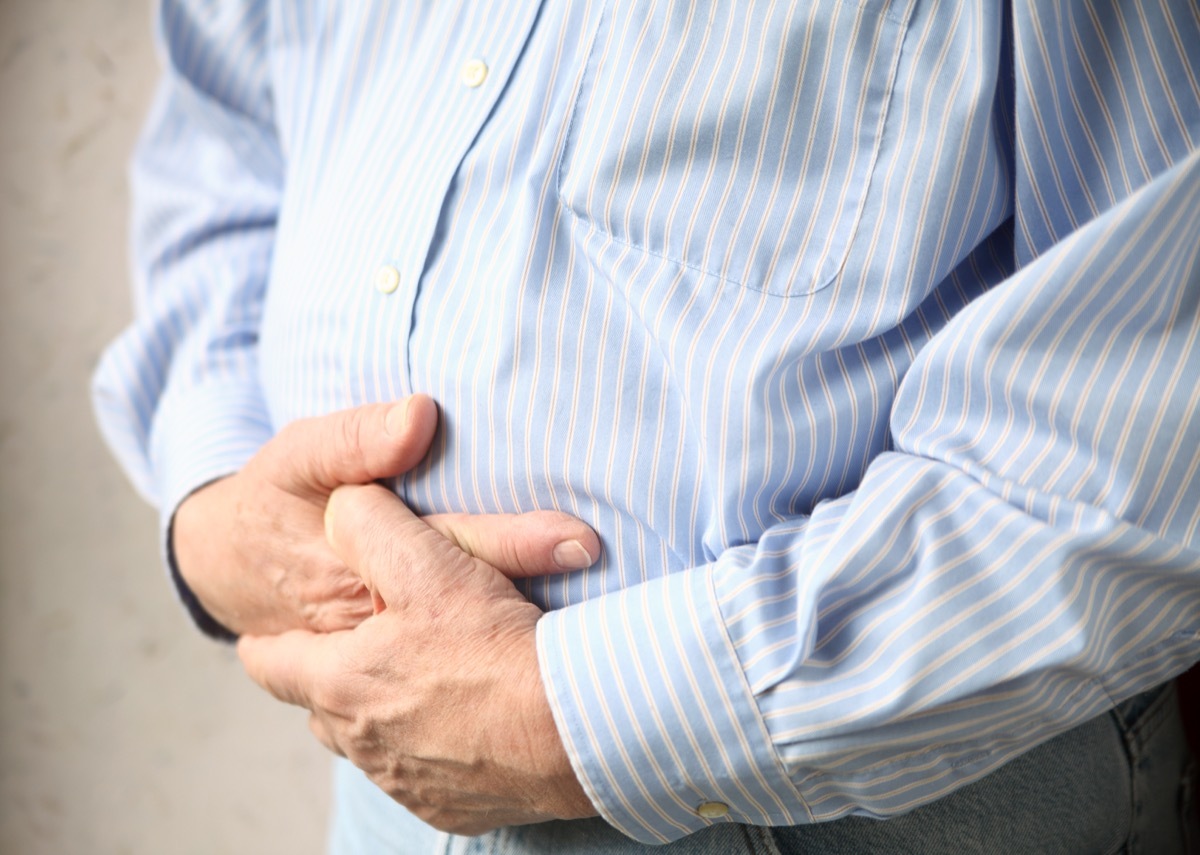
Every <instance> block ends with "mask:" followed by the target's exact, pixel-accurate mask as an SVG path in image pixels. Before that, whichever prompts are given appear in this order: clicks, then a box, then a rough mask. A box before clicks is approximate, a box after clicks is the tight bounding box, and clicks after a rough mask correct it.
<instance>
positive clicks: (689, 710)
mask: <svg viewBox="0 0 1200 855" xmlns="http://www.w3.org/2000/svg"><path fill="white" fill-rule="evenodd" d="M537 637H538V656H539V662H540V667H541V672H542V680H543V683H544V684H545V687H546V694H547V696H548V697H549V700H550V706H551V709H552V710H553V712H554V717H555V722H556V724H557V725H558V731H559V735H560V736H561V737H562V739H563V743H564V745H565V746H566V749H567V753H568V755H569V756H570V758H571V763H572V765H573V767H574V770H575V774H576V776H577V777H578V778H579V781H580V783H581V785H582V786H583V788H584V790H585V791H586V792H587V794H588V797H589V798H590V799H591V800H592V804H593V805H594V806H595V807H596V809H597V810H598V811H599V812H600V814H601V815H602V816H603V817H604V819H605V820H606V821H607V822H608V823H609V824H611V825H613V826H614V827H615V828H617V829H618V830H620V831H621V832H623V833H624V834H626V835H628V836H629V837H632V838H634V839H636V840H639V841H641V842H643V843H667V842H670V841H672V840H676V839H678V838H680V837H683V836H684V835H687V834H691V833H693V832H695V831H699V830H700V829H702V828H705V827H707V826H710V825H715V824H718V823H723V822H735V823H746V824H753V825H799V824H803V823H808V822H811V821H812V817H811V814H810V812H809V810H808V808H807V806H806V805H805V804H804V801H803V799H802V798H801V796H800V794H799V793H798V792H797V791H796V789H795V787H794V786H793V785H792V782H791V780H790V779H789V778H788V776H787V774H786V772H785V771H784V768H783V766H782V764H781V762H780V760H779V757H778V755H777V754H776V753H775V750H774V747H773V745H772V743H771V739H770V736H769V734H768V732H767V729H766V727H765V725H764V723H763V720H762V716H761V715H760V713H759V710H758V706H757V704H756V702H755V699H754V696H753V693H752V692H751V690H750V687H749V684H748V683H747V682H746V678H745V675H744V673H743V671H742V668H741V666H740V665H739V664H738V659H737V655H736V653H735V651H734V649H733V646H732V644H731V642H730V639H729V635H728V634H727V632H726V630H725V625H724V621H723V620H722V618H721V614H720V610H719V608H718V605H717V601H716V597H715V596H714V593H713V590H712V584H711V568H710V567H697V568H693V569H691V570H688V571H685V572H683V573H677V574H672V575H670V576H666V577H663V578H660V579H656V580H654V581H651V582H647V583H644V584H642V585H638V586H636V587H632V588H627V589H624V590H621V591H617V592H613V593H610V594H607V595H605V596H603V597H599V598H596V599H594V600H589V601H587V602H584V603H580V604H578V605H575V606H570V607H567V608H564V609H560V610H558V611H554V612H549V613H547V614H546V615H543V617H542V619H541V620H540V621H539V622H538V633H537Z"/></svg>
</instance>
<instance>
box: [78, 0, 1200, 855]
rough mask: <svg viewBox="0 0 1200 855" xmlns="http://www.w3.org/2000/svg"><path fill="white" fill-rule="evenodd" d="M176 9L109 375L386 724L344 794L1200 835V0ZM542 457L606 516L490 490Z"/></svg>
mask: <svg viewBox="0 0 1200 855" xmlns="http://www.w3.org/2000/svg"><path fill="white" fill-rule="evenodd" d="M162 36H163V47H164V55H165V57H166V65H167V74H166V78H165V80H164V83H163V86H162V88H161V90H160V94H159V98H158V100H157V102H156V106H155V108H154V112H153V114H152V117H151V120H150V124H149V126H148V129H147V132H146V135H145V136H144V138H143V141H142V144H141V146H140V148H139V152H138V155H137V159H136V162H135V197H136V200H137V203H136V204H137V210H136V211H135V227H136V229H137V232H136V241H137V256H138V258H139V269H140V271H141V273H142V279H141V283H140V288H141V291H140V293H141V295H142V296H141V297H140V301H139V317H138V320H137V321H136V322H135V324H134V326H133V327H131V329H130V330H129V331H128V332H127V333H126V334H125V336H123V337H122V339H121V340H119V341H118V342H117V343H115V344H114V346H113V347H112V349H110V351H109V352H108V354H107V355H106V358H105V362H104V364H103V365H102V366H101V368H100V370H99V373H98V375H97V401H98V404H97V406H98V409H99V412H100V415H101V420H102V423H103V424H104V425H105V429H106V431H107V434H108V436H109V438H110V441H111V442H112V444H113V446H114V448H115V449H117V452H118V454H119V455H120V456H121V457H122V459H123V461H124V462H125V464H126V466H127V467H128V468H129V469H130V471H131V473H132V474H133V476H134V478H135V480H136V481H137V482H138V483H139V484H141V485H142V487H143V489H144V491H145V492H147V493H148V494H151V495H153V496H155V497H156V498H157V500H158V501H159V502H160V506H161V507H162V508H163V519H164V533H165V534H166V535H167V537H166V538H165V539H166V540H167V541H168V542H172V543H173V545H174V549H175V551H176V556H175V557H176V558H177V559H178V560H177V561H176V562H175V567H176V568H177V572H178V573H179V574H181V579H180V582H181V590H182V593H183V596H184V598H185V601H187V602H188V603H189V604H190V605H191V607H192V608H193V612H194V614H196V616H197V619H198V620H199V621H201V623H202V625H206V626H207V627H208V628H209V629H210V630H213V631H219V630H220V627H221V626H222V625H223V626H224V628H225V629H226V630H232V631H235V632H243V633H249V634H250V635H249V636H248V637H244V638H243V641H242V642H241V643H240V647H239V652H240V654H241V656H242V659H243V662H244V663H245V665H246V667H247V670H248V671H249V672H250V674H251V676H253V677H254V678H255V679H256V680H258V681H259V682H260V683H262V684H263V685H264V686H265V687H266V688H267V689H268V690H270V691H272V692H273V693H274V694H276V695H277V696H278V697H280V698H281V699H283V700H285V701H288V702H292V703H299V704H302V705H304V706H306V707H308V708H309V709H311V710H312V711H313V718H312V723H313V730H314V733H315V734H316V735H317V737H318V738H319V739H321V741H322V742H324V743H325V744H326V745H327V746H328V747H330V748H331V749H332V750H334V751H336V752H338V753H342V754H344V755H345V756H346V757H347V758H348V761H350V762H349V763H343V764H342V766H341V767H340V769H341V772H340V775H339V784H338V792H337V800H338V814H337V818H336V819H335V828H334V837H333V841H334V844H333V845H334V848H335V849H337V850H339V851H354V850H356V849H357V850H358V851H387V849H388V848H389V847H390V848H393V849H397V850H403V849H405V848H407V849H408V850H409V851H437V850H438V849H439V848H440V849H442V850H450V849H452V850H455V851H470V848H471V847H476V848H477V849H478V851H491V850H490V849H488V848H487V847H507V848H505V849H504V851H517V852H519V851H543V850H550V851H553V850H555V849H558V850H571V849H575V850H579V851H637V846H638V844H637V843H635V842H634V841H641V842H642V843H662V842H667V841H674V842H675V845H676V846H677V848H679V850H680V851H703V849H704V848H705V847H707V848H708V849H709V850H710V851H771V847H775V848H777V849H782V850H785V851H786V850H788V849H789V848H795V849H797V850H798V851H817V852H820V851H847V850H850V851H856V850H864V849H871V848H876V849H886V850H895V849H898V848H902V847H909V848H911V849H913V850H914V851H924V852H934V851H962V850H963V849H964V848H966V849H968V850H970V849H972V848H982V847H983V846H984V845H985V844H986V843H987V842H988V839H989V835H993V834H996V835H998V834H1001V833H1003V834H1005V845H1007V846H1010V847H1011V848H1015V849H1017V850H1018V851H1020V850H1026V851H1058V850H1061V851H1090V850H1091V849H1093V848H1094V849H1095V850H1097V851H1107V849H1108V848H1110V847H1112V846H1115V845H1119V841H1122V840H1128V839H1130V838H1131V837H1132V836H1139V837H1138V840H1139V841H1140V842H1141V843H1142V845H1145V846H1147V847H1148V848H1149V849H1151V850H1153V851H1172V849H1175V850H1178V849H1179V847H1180V846H1181V845H1182V843H1181V842H1180V841H1181V838H1180V835H1179V829H1180V826H1181V820H1180V817H1179V816H1178V815H1177V809H1176V808H1175V807H1174V806H1175V805H1178V804H1179V803H1180V802H1179V800H1178V799H1179V796H1178V793H1177V792H1176V789H1177V787H1178V786H1179V785H1180V782H1181V780H1182V778H1183V776H1184V773H1183V769H1182V767H1183V763H1182V761H1181V759H1180V758H1181V757H1182V756H1183V755H1182V751H1183V749H1182V747H1181V744H1182V743H1181V737H1180V732H1179V724H1178V718H1177V714H1176V713H1174V712H1173V710H1174V705H1173V704H1174V700H1173V696H1172V695H1171V693H1170V690H1169V689H1166V690H1158V691H1156V692H1149V693H1148V690H1151V689H1152V688H1153V687H1155V686H1158V685H1160V684H1163V683H1164V682H1165V681H1168V680H1170V679H1171V678H1172V677H1173V676H1174V675H1175V674H1177V673H1179V672H1181V671H1183V670H1184V669H1186V668H1187V666H1188V665H1189V664H1190V663H1191V662H1194V661H1195V660H1196V659H1197V658H1200V550H1198V546H1200V540H1198V537H1200V534H1198V532H1200V479H1198V478H1197V477H1196V475H1197V471H1198V470H1200V454H1198V452H1197V449H1198V448H1200V415H1198V413H1200V407H1197V403H1200V402H1198V401H1197V396H1198V394H1200V393H1198V391H1197V388H1198V387H1197V385H1196V383H1195V380H1194V378H1195V376H1196V370H1197V368H1198V367H1200V344H1198V342H1200V313H1198V311H1197V305H1198V303H1197V298H1198V297H1200V267H1198V263H1197V251H1198V250H1197V247H1198V246H1200V217H1197V215H1196V211H1197V210H1200V154H1197V152H1196V141H1197V139H1200V84H1198V83H1197V79H1198V78H1200V71H1198V67H1200V57H1198V56H1197V54H1198V51H1197V48H1196V45H1198V44H1200V20H1198V15H1197V10H1196V8H1195V6H1194V4H1191V3H1189V2H1186V0H1182V1H1181V2H1165V0H1164V2H1163V3H1160V4H1157V5H1156V6H1155V7H1154V8H1153V9H1149V8H1143V7H1141V6H1139V7H1138V8H1128V7H1123V6H1120V5H1118V4H1115V3H1114V4H1107V5H1102V4H1073V3H1066V2H1062V3H1052V4H1047V3H1033V2H1024V0H1013V2H1012V3H1008V4H1004V3H998V2H997V3H979V4H963V3H952V2H915V0H865V2H839V0H819V2H812V3H784V2H769V0H763V2H744V3H732V2H729V3H713V4H685V3H665V2H663V3H646V2H633V0H613V2H609V3H606V4H601V3H565V2H544V3H523V4H521V3H512V4H478V5H469V4H420V3H404V4H381V3H361V4H322V3H315V2H314V3H303V4H283V5H280V6H274V5H268V4H265V3H254V2H244V3H208V4H202V3H194V4H188V3H177V2H167V3H164V4H163V10H162ZM414 392H420V393H424V394H427V395H429V396H430V397H431V398H432V399H433V400H434V401H436V402H437V405H438V407H440V423H439V425H438V427H437V429H436V435H434V431H435V428H434V421H435V418H438V415H437V414H435V413H434V410H433V405H432V403H431V402H430V401H429V400H428V399H426V398H424V397H419V396H418V397H410V396H411V395H412V394H413V393H414ZM405 399H406V400H407V404H406V405H405V406H403V408H402V409H401V410H393V409H391V407H390V406H387V405H385V404H390V402H393V401H401V400H405ZM369 404H380V405H379V406H376V407H374V408H373V409H369V410H351V411H350V412H341V414H340V415H332V416H331V415H329V414H331V413H335V412H339V411H344V410H345V409H346V408H352V407H357V406H360V405H369ZM309 419H315V421H300V422H299V427H288V428H287V429H286V430H284V431H283V433H280V434H279V435H278V436H275V434H276V431H278V430H280V429H283V428H285V426H289V425H293V424H294V423H296V422H297V420H309ZM273 437H274V438H273ZM430 437H432V440H431V441H432V447H431V449H430V450H429V453H428V454H427V455H426V454H425V451H426V449H425V447H424V444H425V443H426V442H428V441H430ZM329 438H333V439H337V438H342V440H343V441H340V442H336V441H335V442H331V441H330V439H329ZM234 473H236V474H234ZM391 476H402V477H398V478H397V479H396V480H395V481H394V482H390V484H391V486H392V487H393V489H394V491H395V493H396V494H398V495H399V498H397V497H396V495H393V494H392V492H389V491H388V490H385V489H384V488H383V487H380V486H378V485H372V484H371V483H369V482H372V481H376V480H378V479H380V478H390V477H391ZM339 484H346V485H351V486H341V487H339V486H338V485H339ZM353 485H357V486H353ZM327 497H328V500H327ZM401 499H403V502H401V501H400V500H401ZM410 508H411V510H410ZM547 510H556V511H565V512H566V513H568V514H569V515H570V516H572V517H576V518H578V519H580V520H583V521H584V522H586V523H587V524H589V525H590V526H591V527H592V528H593V529H594V530H595V532H596V533H597V534H598V535H599V541H598V542H596V541H593V540H591V536H590V534H589V533H588V532H587V531H586V530H585V529H583V528H579V527H578V524H576V523H573V522H572V521H571V520H569V519H565V518H563V517H561V516H555V517H554V518H553V521H552V523H550V521H549V519H547V520H545V521H544V522H543V523H541V524H539V523H538V521H537V518H532V519H531V518H525V521H524V522H523V523H512V524H513V525H524V526H525V528H524V529H523V533H522V534H520V535H519V536H517V537H516V539H515V541H514V542H517V543H519V544H520V547H519V548H518V547H514V546H513V545H512V544H511V543H510V544H509V545H508V546H505V545H504V543H503V541H501V540H499V539H498V538H497V537H496V534H497V530H498V529H499V531H500V532H501V533H503V532H504V530H505V527H506V526H507V525H509V523H507V522H505V521H504V520H503V519H501V520H499V521H498V520H496V519H492V520H491V522H490V523H489V522H488V521H487V519H486V518H485V517H478V518H476V517H464V516H462V515H464V514H470V515H486V514H497V513H508V514H518V513H523V512H532V511H547ZM444 513H451V514H455V515H457V516H454V517H451V518H450V519H449V521H447V519H446V518H444V517H443V518H438V517H437V516H436V515H438V514H444ZM414 514H416V516H414ZM421 516H425V517H427V518H428V517H431V516H432V519H429V520H427V522H422V521H421V519H420V517H421ZM322 520H323V523H324V525H325V526H326V535H327V545H325V544H323V543H322V541H321V539H320V526H321V524H322ZM172 521H173V525H174V529H173V532H172V530H171V524H172ZM547 523H549V524H550V525H551V527H553V528H555V529H556V530H555V531H546V532H545V533H544V534H543V533H541V528H542V526H543V525H546V524H547ZM431 525H432V528H431V527H430V526H431ZM439 532H441V533H440V534H439ZM456 543H457V544H458V545H460V546H465V547H468V550H467V551H464V550H462V549H459V548H457V547H456V546H455V544H456ZM560 543H561V544H567V545H565V546H563V548H562V550H558V549H557V547H558V545H559V544H560ZM570 544H575V545H574V546H571V545H570ZM514 549H517V551H520V550H524V551H525V552H526V553H527V557H526V559H525V560H517V559H516V558H515V557H513V556H512V553H513V551H514ZM506 556H508V557H513V560H512V561H509V562H507V566H504V567H503V568H500V567H497V566H496V565H497V563H500V564H504V563H505V562H504V561H502V560H501V559H503V558H505V557H506ZM489 558H491V560H488V559H489ZM583 565H588V566H586V567H585V566H583ZM572 567H574V568H576V569H574V570H572V569H571V568H572ZM501 569H503V570H507V571H508V573H509V575H511V576H522V575H524V576H531V578H528V579H525V580H523V581H518V585H519V587H514V586H513V584H512V583H510V582H509V581H507V578H506V577H505V575H504V574H503V573H502V572H501ZM522 570H524V571H525V572H522ZM551 570H552V571H555V572H552V573H550V574H549V575H537V573H538V572H545V571H551ZM529 571H532V574H531V573H530V572H529ZM357 580H361V586H360V584H359V582H358V581H357ZM272 590H279V591H281V592H282V594H281V595H279V596H277V595H274V594H272V593H271V591H272ZM368 603H369V612H370V614H369V616H367V615H368ZM323 604H324V605H323ZM541 610H547V611H546V612H545V614H541V613H540V612H541ZM360 619H361V622H359V623H357V624H356V623H355V621H358V620H360ZM300 625H304V626H307V629H297V630H290V631H287V632H284V633H282V634H279V635H272V634H271V633H274V632H277V631H278V630H281V629H288V628H289V627H293V626H300ZM349 625H353V628H352V629H344V627H347V626H349ZM312 630H337V631H334V632H324V633H322V632H317V633H314V632H312ZM1114 707H1115V711H1114V712H1113V713H1112V714H1111V715H1107V716H1106V715H1103V714H1104V713H1106V712H1107V711H1109V710H1111V709H1114ZM1159 720H1165V721H1167V722H1168V725H1167V726H1166V727H1162V728H1158V727H1155V728H1151V727H1149V726H1148V725H1147V724H1146V723H1147V722H1148V721H1155V722H1157V721H1159ZM1152 733H1153V734H1154V735H1156V736H1157V737H1158V738H1157V739H1153V740H1152V739H1150V738H1149V737H1150V735H1151V734H1152ZM1058 734H1065V735H1063V736H1059V737H1058V738H1057V739H1053V740H1051V741H1049V742H1046V740H1050V739H1051V738H1052V737H1055V736H1056V735H1058ZM1122 739H1125V740H1126V742H1127V744H1128V745H1129V746H1136V747H1137V748H1138V749H1139V750H1141V751H1144V752H1145V754H1144V755H1141V756H1138V757H1132V758H1131V757H1130V756H1129V755H1128V754H1126V753H1125V751H1124V749H1122V748H1121V740H1122ZM1044 742H1045V744H1044V745H1041V746H1040V747H1037V748H1035V746H1039V744H1041V743H1044ZM1031 749H1032V750H1031ZM1021 755H1024V756H1021ZM1014 758H1019V759H1016V760H1014ZM1010 761H1011V762H1010ZM354 767H358V768H359V769H361V770H363V771H364V772H365V773H366V776H365V777H364V775H363V774H360V773H358V772H356V771H355V769H354ZM1131 770H1133V771H1131ZM1148 770H1149V771H1148ZM1130 776H1132V777H1130ZM1147 776H1148V777H1147ZM368 779H369V780H368ZM376 785H378V786H376ZM385 793H386V795H385ZM1134 794H1136V798H1135V796H1134ZM389 797H390V798H389ZM397 803H401V804H403V805H404V806H406V807H407V808H408V809H409V810H411V812H412V814H415V815H416V816H417V817H420V818H421V819H424V820H427V821H429V822H430V823H432V824H433V825H434V826H436V827H438V828H441V829H445V830H447V831H452V832H458V833H462V834H468V835H469V834H478V833H480V832H483V831H485V830H488V829H495V828H499V829H500V830H499V831H495V832H492V833H491V834H490V835H489V836H487V837H484V838H480V839H479V840H476V841H474V842H472V841H470V840H468V839H466V838H461V837H455V838H450V837H445V836H443V837H435V836H434V834H433V832H432V830H430V829H429V828H428V827H427V826H425V825H422V824H420V823H417V822H416V821H415V820H413V819H412V815H411V814H409V813H407V812H405V811H404V810H403V809H402V808H401V807H400V806H399V804H397ZM1131 804H1134V805H1135V806H1136V809H1133V808H1131V807H1130V805H1131ZM594 814H599V816H600V817H602V819H603V822H602V821H600V820H596V819H592V820H586V819H582V818H584V817H588V816H592V815H594ZM891 816H899V818H898V819H892V820H889V821H888V822H883V823H880V822H874V821H871V820H867V819H864V817H891ZM1164 817H1165V819H1164ZM549 819H562V820H575V821H573V822H550V823H547V822H543V821H545V820H549ZM529 823H538V824H536V825H527V824H529ZM1147 835H1150V837H1147ZM630 838H632V839H630Z"/></svg>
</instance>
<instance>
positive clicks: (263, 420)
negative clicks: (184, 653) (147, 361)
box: [150, 380, 273, 640]
mask: <svg viewBox="0 0 1200 855" xmlns="http://www.w3.org/2000/svg"><path fill="white" fill-rule="evenodd" d="M272 433H273V431H272V430H271V421H270V417H269V416H268V414H267V409H266V403H265V402H264V401H263V399H262V393H261V392H260V391H259V389H258V386H257V384H255V383H249V382H243V383H239V382H235V381H229V380H225V381H224V382H221V383H220V385H217V384H215V383H214V384H209V385H201V386H193V387H191V388H189V389H188V390H187V392H186V393H185V394H183V395H179V396H174V397H171V396H168V397H165V398H164V399H163V402H162V404H161V406H160V408H159V410H158V413H157V414H156V416H155V420H154V432H153V435H152V436H151V440H150V455H151V461H152V467H153V471H154V473H155V477H156V479H157V487H158V491H157V492H158V497H159V535H160V536H159V543H160V545H161V548H162V555H163V562H164V564H165V566H166V567H167V572H168V573H169V574H170V576H171V580H172V581H173V582H174V584H175V590H176V592H177V594H178V595H179V599H180V601H181V602H182V603H183V605H184V607H185V608H186V609H187V611H188V614H189V615H190V616H191V618H192V621H193V622H194V623H195V624H196V626H197V627H198V628H199V629H200V630H201V631H202V632H204V633H205V634H206V635H210V636H212V637H213V638H219V639H223V640H232V639H234V638H235V637H236V636H234V634H233V633H231V632H230V631H229V630H228V629H226V628H225V627H224V626H222V625H221V624H220V623H218V622H217V621H216V620H215V619H214V618H213V617H212V616H211V615H209V614H208V612H207V611H205V609H204V607H203V606H202V605H200V601H199V600H198V599H197V598H196V595H195V594H193V593H192V591H191V589H190V588H189V587H188V586H187V584H186V583H185V582H184V581H183V577H182V576H180V574H179V569H178V567H177V566H176V563H175V555H174V551H173V550H172V545H171V526H172V524H173V522H174V519H175V511H176V510H177V509H178V508H179V505H180V504H181V503H182V502H183V500H184V499H186V498H187V497H188V496H190V495H191V494H192V493H194V492H196V490H198V489H200V488H201V487H203V486H204V485H205V484H209V483H211V482H213V481H216V480H217V479H219V478H223V477H225V476H227V475H232V474H233V473H235V472H237V471H238V470H239V469H241V468H242V467H243V466H244V465H245V464H246V461H248V460H249V459H250V458H251V457H253V456H254V454H255V453H256V452H257V451H258V449H259V448H261V447H262V446H263V445H264V444H265V443H266V442H267V441H268V440H269V439H270V438H271V436H272Z"/></svg>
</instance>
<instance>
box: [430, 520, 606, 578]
mask: <svg viewBox="0 0 1200 855" xmlns="http://www.w3.org/2000/svg"><path fill="white" fill-rule="evenodd" d="M423 519H424V520H425V523H426V524H427V525H429V526H430V527H431V528H433V529H434V530H436V531H438V532H440V533H441V535H442V536H443V537H445V538H446V539H447V540H449V541H450V542H451V543H453V544H454V545H456V546H457V547H458V548H459V549H461V550H462V551H463V552H469V553H470V554H471V555H474V556H475V557H476V558H479V559H482V560H483V561H486V562H487V563H488V564H491V565H492V566H493V567H495V568H496V569H497V570H499V571H500V572H501V573H503V574H504V575H506V576H508V577H509V578H510V579H523V578H527V577H530V576H544V575H546V574H548V573H561V572H564V571H566V570H582V569H583V568H584V567H591V566H592V565H593V564H595V563H596V559H598V558H599V557H600V538H598V537H597V536H596V533H595V532H594V531H592V530H591V528H589V527H588V526H587V524H585V523H583V522H580V521H579V520H577V519H576V518H575V517H573V516H571V515H570V514H564V513H560V512H558V511H532V512H530V513H527V514H433V515H431V516H427V517H424V518H423Z"/></svg>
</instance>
